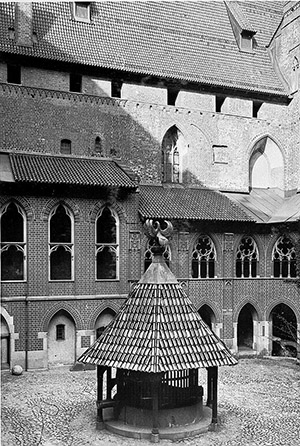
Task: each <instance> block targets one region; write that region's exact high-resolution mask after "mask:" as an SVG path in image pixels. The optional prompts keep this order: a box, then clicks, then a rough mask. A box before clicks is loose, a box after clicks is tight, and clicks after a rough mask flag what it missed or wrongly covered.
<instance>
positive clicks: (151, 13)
mask: <svg viewBox="0 0 300 446" xmlns="http://www.w3.org/2000/svg"><path fill="white" fill-rule="evenodd" d="M237 3H238V5H239V8H238V9H239V11H241V14H240V15H239V16H242V15H243V16H244V17H247V23H248V22H249V23H251V26H253V27H254V28H255V29H256V30H257V34H256V36H255V39H256V47H255V51H254V52H253V54H249V53H245V52H241V51H239V48H238V46H237V44H236V41H235V38H234V34H233V30H232V28H231V24H230V20H229V17H228V13H227V9H226V5H225V3H224V2H223V1H176V2H175V1H174V2H173V1H147V2H145V1H104V2H92V3H91V17H92V19H91V23H82V22H78V21H75V20H74V19H72V16H71V12H70V5H69V2H39V3H38V2H36V3H33V17H34V22H33V30H34V31H35V32H36V34H37V43H35V44H34V46H33V48H28V47H21V46H17V45H16V44H15V42H14V40H12V39H10V38H9V34H8V28H9V27H13V26H14V6H13V5H14V4H13V3H9V2H8V3H0V12H1V23H0V44H1V46H0V50H1V51H3V52H6V53H13V54H22V55H25V56H34V57H38V58H45V59H50V60H58V61H63V62H70V63H76V64H84V65H90V66H97V67H103V68H108V69H116V70H121V71H124V72H129V73H139V74H142V75H153V76H158V77H167V78H171V79H176V80H184V81H191V82H197V83H198V82H199V83H202V84H206V85H212V86H221V87H228V88H234V89H242V90H247V91H249V90H250V91H253V92H264V93H267V94H271V95H284V96H286V92H285V91H284V87H283V85H282V83H281V82H280V80H279V78H278V77H277V75H276V73H275V71H274V69H273V67H272V64H271V61H270V58H269V55H268V52H267V49H266V45H267V44H268V43H269V41H270V39H271V37H272V34H273V33H274V31H275V30H276V27H277V26H278V24H279V22H280V19H281V17H282V9H281V2H269V1H260V2H237Z"/></svg>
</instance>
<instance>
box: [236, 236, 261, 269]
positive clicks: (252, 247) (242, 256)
mask: <svg viewBox="0 0 300 446" xmlns="http://www.w3.org/2000/svg"><path fill="white" fill-rule="evenodd" d="M235 271H236V277H257V274H258V249H257V246H256V243H255V241H254V240H253V238H252V237H243V238H242V240H241V242H240V244H239V246H238V248H237V253H236V270H235Z"/></svg>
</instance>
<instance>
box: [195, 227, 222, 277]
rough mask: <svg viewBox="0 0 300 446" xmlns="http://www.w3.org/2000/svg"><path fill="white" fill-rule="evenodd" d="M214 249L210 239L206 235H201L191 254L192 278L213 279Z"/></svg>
mask: <svg viewBox="0 0 300 446" xmlns="http://www.w3.org/2000/svg"><path fill="white" fill-rule="evenodd" d="M215 262H216V249H215V245H214V243H213V241H212V239H211V238H210V237H209V236H207V235H201V236H200V237H199V239H198V240H197V242H196V243H195V246H194V250H193V253H192V277H193V278H202V279H206V278H213V277H215Z"/></svg>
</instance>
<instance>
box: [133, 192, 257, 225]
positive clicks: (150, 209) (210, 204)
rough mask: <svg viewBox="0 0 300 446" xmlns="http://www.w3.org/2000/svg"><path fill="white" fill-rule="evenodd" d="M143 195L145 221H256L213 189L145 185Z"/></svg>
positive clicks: (141, 199)
mask: <svg viewBox="0 0 300 446" xmlns="http://www.w3.org/2000/svg"><path fill="white" fill-rule="evenodd" d="M140 195H141V196H140V207H139V212H140V214H141V216H142V217H144V218H158V219H166V220H170V219H171V220H173V219H184V220H188V219H189V220H211V221H212V220H223V221H224V220H228V221H254V220H253V219H252V218H251V217H250V216H249V215H248V214H247V213H246V212H245V211H244V210H243V209H241V208H240V207H239V206H238V205H237V204H235V203H233V202H232V201H231V200H230V199H229V198H227V197H226V196H225V195H223V194H222V193H220V192H217V191H214V190H210V189H200V188H198V189H197V188H194V189H192V188H189V187H183V186H182V187H164V186H152V185H141V187H140Z"/></svg>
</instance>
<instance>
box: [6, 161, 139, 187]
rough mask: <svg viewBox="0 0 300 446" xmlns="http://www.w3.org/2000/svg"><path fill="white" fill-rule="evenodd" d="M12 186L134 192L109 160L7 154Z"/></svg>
mask: <svg viewBox="0 0 300 446" xmlns="http://www.w3.org/2000/svg"><path fill="white" fill-rule="evenodd" d="M7 156H9V161H10V165H11V170H12V174H13V178H14V181H15V182H18V183H20V182H22V183H39V184H71V185H81V186H103V187H125V188H136V187H137V183H136V182H134V181H133V180H132V179H131V178H130V177H129V176H128V174H127V173H125V172H124V170H123V169H121V168H120V167H119V166H118V164H117V163H116V162H114V161H112V160H108V159H91V158H74V157H68V156H54V155H36V154H25V153H10V154H8V155H7Z"/></svg>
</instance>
